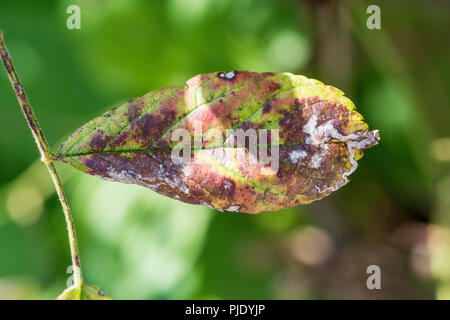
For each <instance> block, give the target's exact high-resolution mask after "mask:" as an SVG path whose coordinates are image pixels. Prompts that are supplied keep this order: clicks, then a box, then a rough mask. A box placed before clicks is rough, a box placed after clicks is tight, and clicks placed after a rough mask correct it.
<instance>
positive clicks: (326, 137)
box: [303, 113, 378, 193]
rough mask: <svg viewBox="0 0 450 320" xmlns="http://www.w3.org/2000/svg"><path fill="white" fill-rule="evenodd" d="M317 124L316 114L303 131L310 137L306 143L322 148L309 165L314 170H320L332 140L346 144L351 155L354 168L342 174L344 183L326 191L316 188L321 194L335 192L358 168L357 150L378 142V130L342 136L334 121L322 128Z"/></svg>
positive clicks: (350, 159) (339, 183) (350, 158)
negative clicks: (328, 191) (329, 191)
mask: <svg viewBox="0 0 450 320" xmlns="http://www.w3.org/2000/svg"><path fill="white" fill-rule="evenodd" d="M317 123H318V116H317V114H316V113H313V114H312V115H311V117H310V118H309V120H308V122H307V123H306V124H305V126H304V127H303V131H304V132H305V133H306V134H308V137H307V138H306V139H305V140H306V143H307V144H311V145H313V146H316V147H319V148H320V151H318V152H317V153H315V154H314V155H313V156H312V157H311V160H310V163H309V166H310V167H312V168H314V169H318V168H319V167H320V165H321V163H322V161H323V157H324V155H325V150H326V149H327V148H328V142H329V141H330V140H331V139H336V140H339V141H341V142H346V144H347V148H348V152H349V154H350V156H349V161H350V164H351V165H352V166H351V168H350V169H349V170H348V171H347V172H344V173H343V174H342V179H343V180H344V181H343V182H338V183H337V184H336V185H335V186H334V187H333V186H332V187H328V188H325V189H324V190H320V188H319V187H317V186H316V189H317V190H318V191H319V193H322V192H325V191H327V190H331V191H335V190H337V189H339V188H340V187H342V186H343V185H345V184H346V183H348V181H349V180H348V176H349V175H351V174H352V173H353V172H354V171H355V170H356V168H357V167H358V163H357V162H356V160H355V149H357V150H361V149H365V148H366V147H367V146H369V145H371V144H373V143H375V142H376V141H378V130H374V131H366V132H361V133H359V134H356V133H352V134H349V135H346V136H345V135H342V134H340V133H339V131H338V130H337V129H336V128H335V127H334V126H333V120H329V121H327V122H325V123H324V124H321V125H320V126H317Z"/></svg>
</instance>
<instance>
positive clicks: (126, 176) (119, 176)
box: [101, 167, 136, 184]
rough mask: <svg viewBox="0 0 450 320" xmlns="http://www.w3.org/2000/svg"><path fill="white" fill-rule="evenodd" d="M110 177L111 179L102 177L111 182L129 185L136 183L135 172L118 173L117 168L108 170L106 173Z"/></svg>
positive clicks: (124, 171)
mask: <svg viewBox="0 0 450 320" xmlns="http://www.w3.org/2000/svg"><path fill="white" fill-rule="evenodd" d="M106 173H107V174H108V175H109V178H107V177H103V176H101V178H103V179H105V180H109V181H118V182H122V183H127V184H134V183H136V178H135V176H134V172H128V171H126V170H121V171H117V170H116V169H115V168H112V167H110V168H108V171H107V172H106Z"/></svg>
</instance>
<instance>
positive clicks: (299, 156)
mask: <svg viewBox="0 0 450 320" xmlns="http://www.w3.org/2000/svg"><path fill="white" fill-rule="evenodd" d="M307 155H308V153H307V152H306V151H305V150H303V149H302V148H299V149H297V150H293V151H291V152H289V159H291V162H292V163H294V164H296V163H297V162H300V163H301V161H302V160H303V159H304V158H306V156H307Z"/></svg>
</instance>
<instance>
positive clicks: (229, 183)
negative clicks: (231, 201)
mask: <svg viewBox="0 0 450 320" xmlns="http://www.w3.org/2000/svg"><path fill="white" fill-rule="evenodd" d="M235 187H236V184H235V183H234V181H233V180H230V179H227V178H224V179H222V181H221V183H220V189H221V191H222V194H223V195H225V196H227V197H229V198H231V197H233V194H234V189H235Z"/></svg>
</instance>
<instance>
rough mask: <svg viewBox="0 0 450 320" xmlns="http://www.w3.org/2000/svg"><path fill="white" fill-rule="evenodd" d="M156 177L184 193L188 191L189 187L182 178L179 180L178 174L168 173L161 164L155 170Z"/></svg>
mask: <svg viewBox="0 0 450 320" xmlns="http://www.w3.org/2000/svg"><path fill="white" fill-rule="evenodd" d="M156 177H157V178H158V179H159V180H162V181H164V182H165V183H167V184H168V185H169V186H171V187H172V188H175V189H178V190H180V191H181V192H183V193H185V194H188V193H189V188H188V187H187V186H186V184H185V183H184V182H183V180H181V179H180V177H178V175H174V174H170V173H169V172H168V171H167V170H166V169H165V168H164V166H163V165H162V164H160V165H159V170H158V171H157V172H156Z"/></svg>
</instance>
